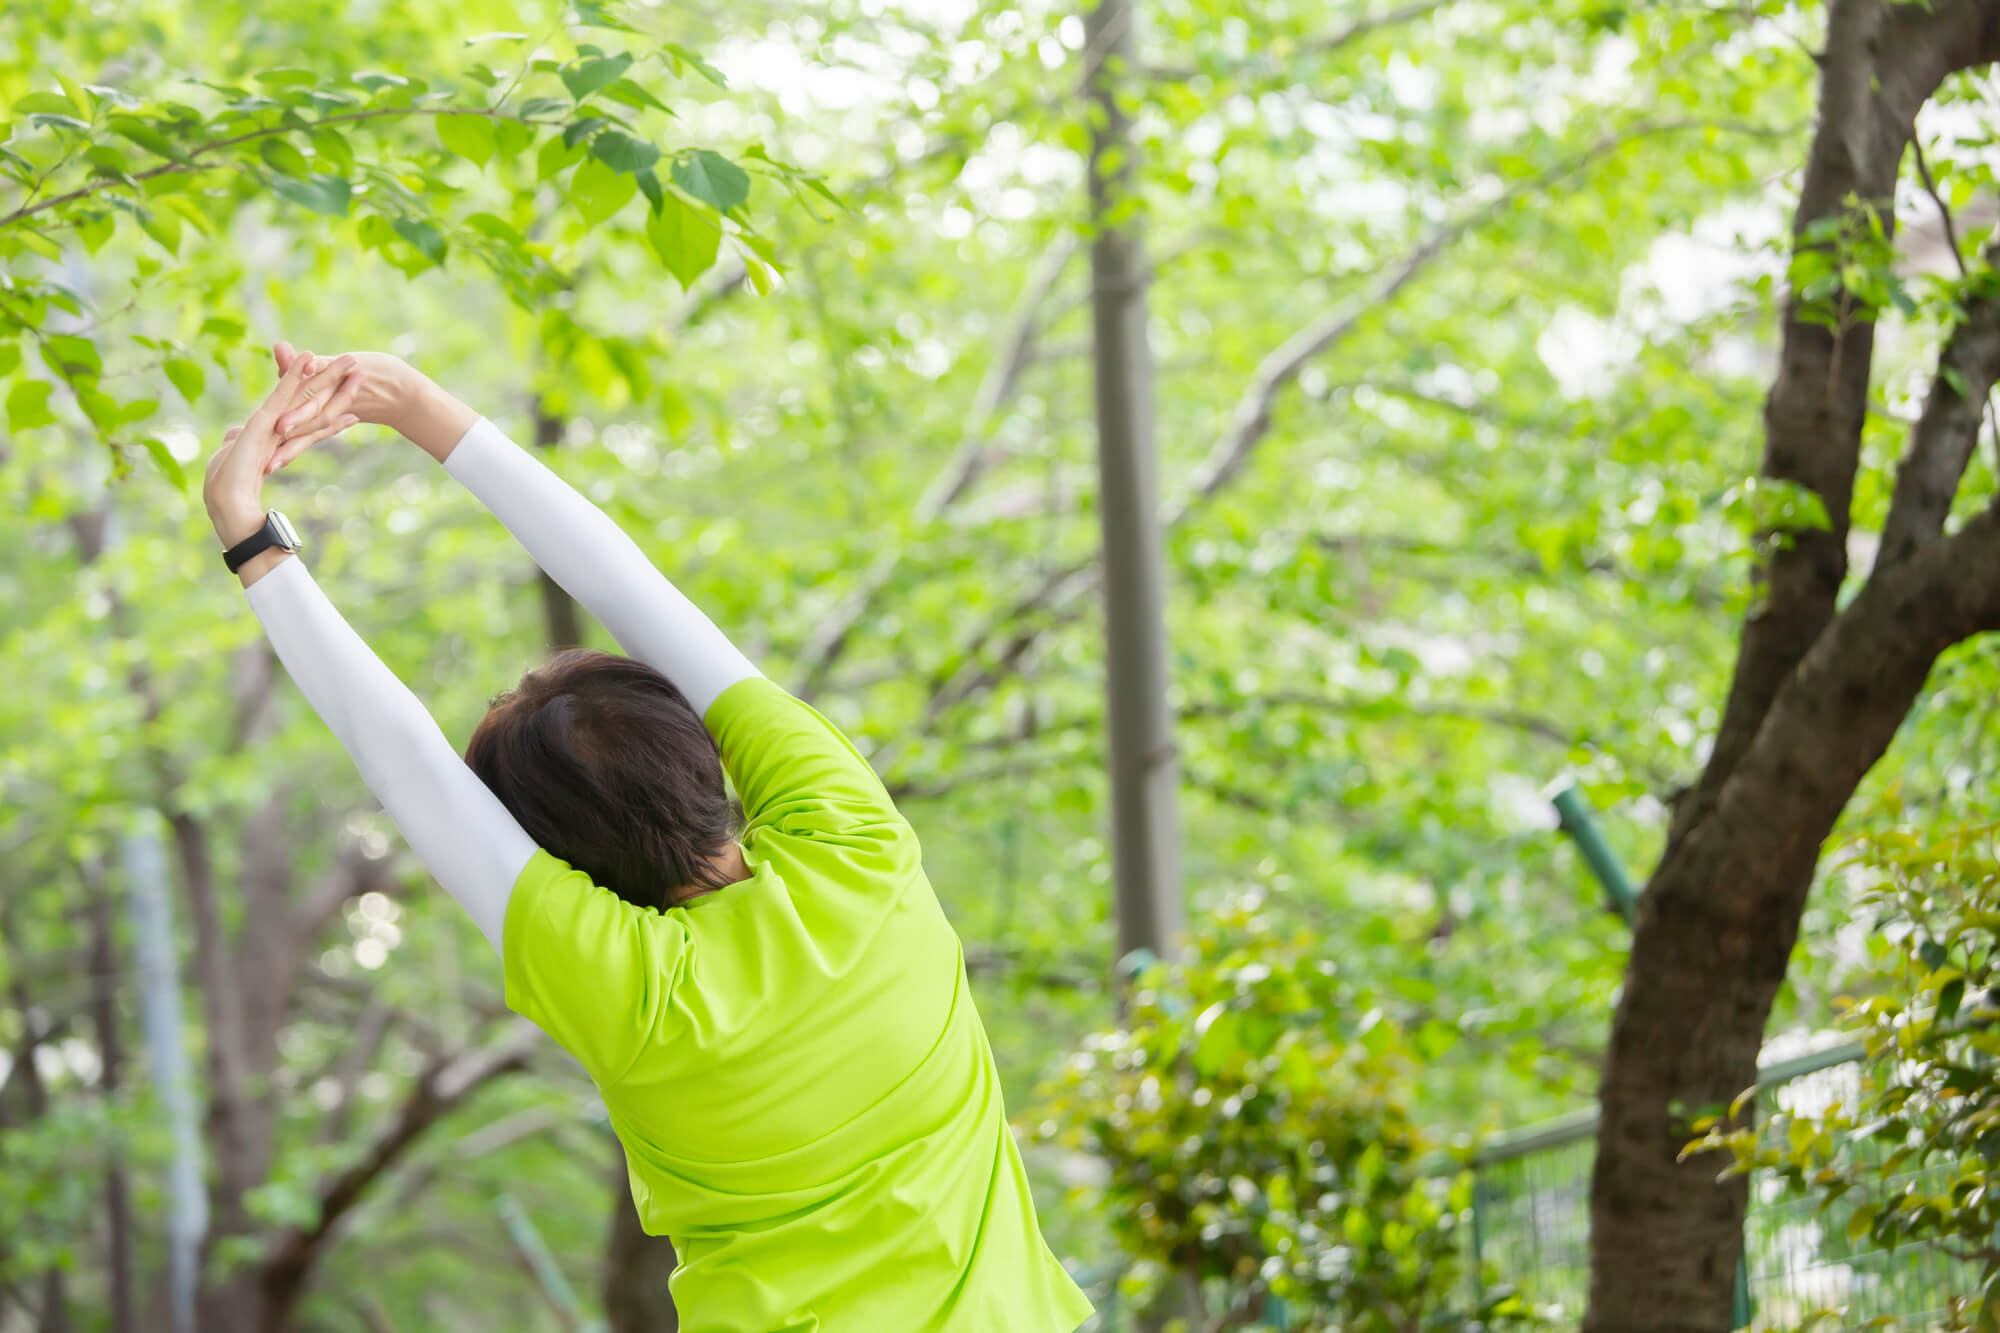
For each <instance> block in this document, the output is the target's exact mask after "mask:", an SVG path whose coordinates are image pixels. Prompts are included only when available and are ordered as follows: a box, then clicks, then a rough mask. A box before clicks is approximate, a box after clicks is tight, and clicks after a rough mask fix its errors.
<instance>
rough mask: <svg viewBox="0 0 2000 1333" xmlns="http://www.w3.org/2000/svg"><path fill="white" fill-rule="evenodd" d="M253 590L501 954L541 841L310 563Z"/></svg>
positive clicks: (420, 843) (301, 673)
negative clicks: (504, 929) (373, 646)
mask: <svg viewBox="0 0 2000 1333" xmlns="http://www.w3.org/2000/svg"><path fill="white" fill-rule="evenodd" d="M244 596H245V597H247V598H248V599H249V602H250V606H251V609H252V610H254V611H255V612H256V613H257V619H259V620H260V621H262V622H263V623H264V633H265V634H267V635H268V636H270V640H271V646H272V647H273V648H275V649H277V652H278V660H279V661H281V662H283V663H284V664H285V670H286V671H287V672H288V673H290V675H291V677H292V680H293V682H294V683H295V684H296V685H297V686H298V687H299V692H300V693H301V694H303V695H305V697H306V702H307V703H309V704H311V705H312V706H313V711H315V712H317V713H318V714H319V715H320V717H321V718H322V719H324V720H325V722H326V724H327V726H328V727H330V728H332V730H333V734H334V735H335V736H337V737H339V738H340V743H341V744H342V745H343V746H345V747H347V753H348V754H349V755H350V756H352V757H353V759H354V765H355V767H356V768H358V769H360V770H361V780H362V781H364V782H366V783H367V784H368V790H370V791H372V792H374V793H375V797H376V799H377V800H379V801H381V802H382V808H383V809H384V810H386V811H388V812H389V817H390V818H391V819H393V820H395V821H396V827H397V828H399V829H401V830H402V831H403V836H404V837H405V838H406V839H408V840H409V844H410V847H411V848H412V849H413V850H414V851H415V852H416V854H417V857H418V859H420V860H421V861H422V862H423V863H424V865H425V866H426V867H427V868H428V869H429V870H430V872H431V874H433V875H435V876H436V877H437V881H438V883H439V884H441V885H443V886H444V891H445V892H446V893H449V894H450V895H451V896H452V897H453V898H455V899H457V900H458V904H459V906H461V907H463V908H464V909H465V910H466V911H467V912H469V913H470V914H471V915H472V919H473V921H474V922H475V923H476V924H477V925H478V927H479V929H480V930H481V931H482V932H484V933H485V935H486V938H487V940H488V941H489V942H490V943H491V944H492V945H493V948H494V949H495V951H498V950H499V948H500V936H501V925H502V923H503V922H504V921H505V920H506V915H507V898H508V895H509V894H511V893H512V892H513V890H514V881H515V880H517V879H519V878H520V875H521V871H522V870H523V869H524V868H525V867H526V866H527V864H528V858H529V857H531V856H533V855H534V853H535V850H536V849H535V842H534V839H532V838H530V837H529V836H528V834H527V832H526V831H525V830H524V829H522V827H521V826H520V825H519V824H518V823H516V822H515V821H514V816H513V815H511V814H509V813H508V812H507V807H506V806H504V805H502V804H500V799H499V797H497V796H495V795H494V794H493V793H492V792H491V791H490V790H488V789H487V786H486V784H485V783H483V782H481V781H480V780H479V775H478V774H476V773H474V772H473V771H472V770H471V769H470V768H467V767H466V766H465V761H464V760H463V759H461V758H460V757H459V755H458V752H457V751H456V750H454V749H452V747H451V742H449V741H447V740H446V739H445V737H444V732H443V731H441V730H439V728H438V724H437V723H436V721H434V720H433V719H432V717H431V715H430V713H429V712H428V711H426V709H425V708H424V706H423V704H422V703H420V702H418V700H417V696H416V695H414V694H412V693H411V692H410V691H409V689H408V687H406V686H405V685H404V684H403V682H402V681H400V680H398V679H396V676H395V673H394V672H392V671H390V670H389V668H388V667H387V666H385V665H383V663H382V659H381V658H379V657H377V656H376V655H375V654H374V652H372V651H371V650H370V649H369V647H368V645H367V644H366V643H364V642H362V639H361V636H360V635H359V634H356V633H355V632H354V628H353V627H352V626H351V625H349V624H348V623H347V621H346V620H345V619H344V618H342V616H341V614H340V612H339V611H337V610H335V609H334V605H333V603H332V602H330V601H328V600H327V598H326V594H325V593H323V592H321V591H320V587H319V584H318V583H317V582H315V581H314V580H313V576H312V574H311V572H310V571H309V570H307V569H306V567H305V563H304V562H303V561H301V560H300V559H299V558H298V557H297V556H292V557H291V558H289V559H286V560H281V561H279V562H278V565H277V567H276V568H275V569H272V570H271V571H269V572H268V573H266V574H265V575H264V577H262V578H260V579H258V580H257V581H256V582H255V583H253V584H251V585H250V586H249V587H248V588H247V589H245V590H244Z"/></svg>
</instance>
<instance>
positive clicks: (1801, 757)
mask: <svg viewBox="0 0 2000 1333" xmlns="http://www.w3.org/2000/svg"><path fill="white" fill-rule="evenodd" d="M1996 54H2000V5H1996V4H1994V3H1992V0H1940V2H1939V3H1937V4H1935V5H1933V6H1910V5H1891V4H1886V3H1884V0H1834V3H1833V4H1832V6H1831V8H1830V12H1829V15H1828V31H1827V42H1826V50H1825V52H1824V54H1823V56H1822V58H1821V60H1820V69H1821V87H1820V114H1819V123H1818V127H1817V130H1816V133H1815V135H1814V140H1813V145H1812V150H1811V153H1810V156H1809V158H1808V161H1807V165H1806V174H1805V179H1804V182H1803V187H1802V190H1801V193H1800V199H1799V207H1798V211H1797V214H1796V216H1795V218H1794V221H1793V234H1794V246H1795V247H1796V248H1798V249H1801V250H1803V249H1806V248H1810V247H1812V246H1815V245H1823V244H1825V242H1823V241H1819V240H1813V239H1808V229H1809V228H1810V227H1811V226H1812V224H1814V223H1815V222H1817V221H1819V220H1821V219H1826V218H1834V217H1838V216H1839V215H1840V214H1841V213H1842V212H1843V211H1844V210H1847V209H1849V208H1855V207H1861V208H1866V207H1876V208H1879V209H1880V212H1881V215H1882V217H1883V221H1884V223H1885V226H1891V225H1893V215H1892V213H1891V210H1890V207H1889V205H1890V202H1891V201H1892V199H1893V196H1894V191H1895V187H1896V178H1897V173H1898V170H1899V167H1900V163H1901V159H1902V156H1903V152H1904V148H1905V147H1906V145H1907V144H1908V142H1909V138H1910V135H1911V132H1912V127H1913V125H1914V122H1915V118H1916V113H1917V111H1918V109H1919V108H1920V107H1921V106H1922V105H1923V104H1924V102H1925V101H1926V100H1927V99H1928V98H1929V97H1930V96H1931V94H1932V93H1933V92H1934V91H1935V90H1936V89H1937V87H1938V85H1939V84H1940V83H1941V82H1942V81H1943V79H1944V78H1945V77H1946V76H1947V75H1949V74H1950V73H1951V72H1952V71H1953V70H1955V69H1959V68H1964V67H1966V66H1968V65H1970V64H1973V63H1983V62H1986V61H1990V60H1993V59H1994V58H1995V57H1996ZM1967 305H1968V307H1970V308H1969V310H1968V317H1967V319H1966V321H1965V323H1964V325H1962V326H1961V327H1960V328H1959V329H1958V330H1956V331H1955V332H1954V333H1953V334H1952V336H1951V338H1950V340H1949V342H1948V343H1947V346H1946V348H1945V349H1944V352H1943V353H1942V356H1941V367H1940V371H1939V374H1938V377H1937V378H1936V379H1935V380H1934V381H1933V384H1932V389H1931V396H1930V400H1929V402H1928V403H1927V405H1926V408H1925V411H1924V413H1923V416H1922V417H1921V418H1920V420H1919V422H1918V424H1917V425H1916V426H1915V427H1914V428H1913V429H1912V432H1911V441H1910V446H1909V450H1908V452H1907V453H1906V454H1905V456H1904V458H1903V460H1902V462H1901V464H1900V466H1899V468H1898V477H1897V486H1896V494H1895V498H1894V499H1893V500H1892V502H1891V511H1890V515H1889V518H1888V521H1887V523H1886V524H1885V540H1884V542H1883V544H1882V547H1881V550H1880V553H1879V554H1878V556H1877V559H1876V565H1875V568H1874V569H1873V570H1872V571H1871V572H1870V574H1869V577H1868V580H1867V582H1866V583H1865V585H1864V586H1863V587H1862V589H1861V591H1860V592H1859V593H1858V594H1857V595H1855V596H1854V598H1853V599H1852V600H1851V601H1850V602H1849V604H1848V605H1847V606H1846V608H1845V609H1842V608H1841V607H1840V605H1839V599H1840V596H1841V594H1842V591H1843V586H1844V585H1845V583H1846V581H1847V574H1848V570H1847V556H1846V549H1847V534H1848V526H1849V506H1850V501H1851V498H1852V492H1853V485H1854V477H1855V473H1856V469H1857V467H1858V465H1859V459H1860V447H1861V430H1862V420H1863V417H1864V415H1865V412H1866V406H1867V394H1868V385H1869V373H1870V369H1871V360H1872V348H1873V332H1874V331H1873V325H1872V322H1871V317H1870V316H1869V315H1868V313H1867V312H1866V311H1865V310H1862V309H1859V308H1858V307H1857V306H1856V305H1855V304H1854V303H1853V302H1852V301H1851V300H1850V299H1849V298H1848V297H1847V296H1846V295H1844V294H1836V297H1835V308H1836V311H1837V312H1838V317H1839V319H1840V321H1841V322H1842V324H1843V327H1842V328H1840V329H1839V330H1837V331H1836V330H1832V329H1828V328H1826V327H1825V326H1824V325H1822V324H1819V323H1814V322H1810V321H1808V320H1807V319H1806V318H1804V317H1803V313H1804V312H1802V310H1801V308H1800V304H1799V302H1798V301H1797V300H1796V299H1793V300H1792V301H1790V302H1789V303H1788V305H1787V308H1786V311H1785V319H1784V326H1783V345H1782V351H1781V354H1780V360H1779V369H1778V373H1777V377H1776V379H1775V381H1774V383H1773V385H1772V389H1771V393H1770V396H1769V398H1768V400H1767V402H1766V405H1765V414H1764V422H1765V450H1764V459H1763V468H1762V471H1763V475H1764V476H1766V477H1770V478H1774V479H1779V480H1783V481H1787V482H1792V483H1796V484H1798V485H1802V486H1805V487H1807V488H1809V489H1810V490H1812V491H1813V492H1815V493H1816V494H1817V495H1818V496H1819V497H1820V499H1821V500H1822V501H1823V502H1824V504H1825V506H1826V512H1827V516H1828V519H1829V520H1830V521H1829V524H1828V526H1827V527H1826V528H1825V529H1820V530H1814V529H1811V528H1799V529H1792V530H1788V531H1786V532H1783V533H1778V534H1772V535H1773V536H1776V537H1778V538H1781V540H1779V541H1777V542H1776V543H1775V550H1774V553H1773V554H1772V556H1771V558H1770V560H1769V562H1768V564H1767V566H1766V567H1765V570H1764V575H1765V588H1764V596H1763V599H1762V601H1761V604H1760V605H1759V607H1758V608H1757V610H1756V611H1754V612H1753V613H1752V614H1751V616H1750V617H1749V619H1748V620H1747V621H1746V623H1745V625H1744V630H1743V635H1742V639H1741V643H1740V645H1739V651H1738V656H1737V662H1736V670H1735V674H1734V677H1733V679H1732V681H1731V684H1730V693H1729V698H1728V702H1727V706H1726V708H1725V710H1724V712H1723V717H1722V724H1721V728H1720V731H1719V733H1718V735H1717V737H1716V743H1715V747H1714V750H1713V751H1712V753H1711V756H1710V758H1709V762H1708V764H1707V766H1706V767H1705V769H1704V770H1703V773H1702V776H1701V779H1700V781H1699V782H1698V783H1697V784H1696V786H1695V787H1694V789H1693V790H1692V791H1691V792H1690V793H1689V794H1688V795H1687V796H1686V797H1685V798H1684V799H1683V800H1682V801H1681V803H1680V805H1679V808H1678V809H1677V810H1676V812H1675V815H1674V819H1673V821H1672V826H1671V828H1670V829H1669V832H1668V838H1667V846H1666V850H1665V851H1664V853H1663V854H1662V856H1661V859H1660V863H1659V865H1658V867H1657V868H1656V869H1655V870H1654V873H1653V876H1652V879H1651V880H1650V882H1649V883H1648V884H1647V886H1646V890H1645V892H1644V893H1643V895H1642V896H1641V897H1640V900H1639V906H1638V915H1637V920H1636V922H1635V925H1634V931H1633V938H1632V953H1631V959H1630V961H1629V963H1628V965H1627V969H1626V976H1625V985H1624V989H1623V992H1622V994H1621V996H1620V999H1619V1003H1618V1009H1617V1013H1616V1015H1615V1016H1614V1018H1613V1022H1612V1030H1611V1041H1610V1045H1609V1048H1608V1050H1607V1051H1606V1055H1605V1065H1604V1076H1603V1081H1602V1086H1601V1089H1600V1093H1599V1097H1600V1103H1601V1108H1602V1118H1601V1120H1600V1123H1599V1127H1598V1141H1597V1157H1596V1163H1595V1166H1594V1168H1593V1172H1592V1177H1591V1191H1590V1204H1591V1286H1590V1304H1589V1308H1588V1310H1587V1311H1586V1314H1585V1318H1584V1323H1583V1327H1584V1329H1585V1331H1586V1333H1613V1330H1616V1331H1617V1333H1634V1331H1643V1333H1653V1331H1658V1333H1668V1331H1671V1333H1682V1331H1685V1333H1695V1331H1696V1330H1701V1331H1702V1333H1721V1330H1725V1329H1727V1328H1729V1327H1730V1324H1731V1322H1732V1321H1731V1307H1732V1297H1733V1292H1734V1283H1735V1271H1736V1263H1737V1259H1738V1256H1739V1254H1740V1252H1741V1248H1742V1236H1743V1218H1744V1213H1745V1210H1746V1208H1747V1205H1748V1200H1749V1190H1748V1182H1747V1181H1746V1180H1745V1179H1743V1178H1741V1177H1735V1178H1731V1179H1729V1180H1727V1181H1721V1182H1718V1181H1717V1179H1716V1177H1717V1173H1718V1170H1719V1168H1720V1166H1721V1162H1719V1161H1718V1160H1717V1156H1718V1155H1717V1154H1712V1153H1711V1154H1703V1155H1701V1156H1697V1157H1693V1158H1690V1159H1689V1160H1687V1161H1685V1162H1683V1161H1681V1160H1680V1153H1681V1150H1682V1148H1683V1147H1685V1145H1686V1144H1687V1143H1688V1141H1689V1140H1690V1138H1692V1137H1693V1136H1692V1135H1691V1134H1690V1133H1689V1131H1688V1128H1687V1123H1688V1121H1689V1120H1690V1119H1692V1118H1693V1117H1695V1116H1698V1115H1701V1114H1703V1113H1705V1112H1710V1111H1717V1110H1721V1109H1724V1108H1726V1107H1727V1106H1728V1104H1729V1103H1730V1102H1732V1101H1733V1100H1734V1099H1735V1097H1736V1096H1737V1095H1738V1094H1739V1093H1741V1092H1742V1091H1744V1090H1745V1089H1746V1088H1748V1087H1749V1086H1751V1084H1752V1083H1754V1082H1755V1079H1756V1070H1757V1058H1758V1053H1759V1050H1760V1048H1761V1046H1762V1042H1763V1035H1764V1025H1765V1022H1766V1021H1767V1019H1768V1018H1769V1016H1770V1011H1771V1004H1772V1001H1773V999H1774V998H1775V996H1776V994H1777V991H1778V988H1779V986H1780V985H1781V984H1782V983H1783V981H1784V977H1785V969H1786V966H1787V963H1788V960H1789V958H1790V955H1791V951H1792V947H1793V945H1794V944H1795V943H1796V941H1797V938H1798V932H1799V921H1800V917H1801V915H1802V914H1803V911H1804V908H1805V903H1806V898H1807V894H1808V891H1809V890H1810V888H1811V885H1812V878H1813V872H1814V869H1815V867H1816V865H1817V863H1818V860H1819V853H1820V847H1821V845H1822V843H1823V842H1824V840H1825V838H1826V837H1827V835H1828V834H1829V833H1830V832H1831V831H1832V830H1833V827H1834V825H1835V823H1836V821H1838V819H1839V817H1840V814H1841V811H1842V810H1843V809H1844V808H1845V806H1846V804H1847V802H1848V800H1849V799H1850V797H1851V796H1852V795H1853V793H1854V790H1855V787H1856V786H1857V785H1858V784H1859V782H1860V781H1861V779H1862V777H1863V776H1864V775H1865V774H1866V773H1867V772H1868V770H1869V768H1870V767H1872V766H1873V765H1874V764H1875V762H1876V761H1877V760H1878V759H1879V758H1880V757H1881V756H1882V754H1883V752H1884V751H1885V750H1886V749H1887V748H1888V745H1889V742H1890V741H1891V740H1892V739H1893V738H1894V736H1895V734H1896V730H1897V728H1898V727H1899V726H1900V725H1901V724H1902V721H1903V719H1904V717H1905V716H1906V715H1907V714H1908V712H1909V709H1910V707H1911V705H1912V704H1913V703H1914V702H1915V701H1916V698H1917V696H1918V694H1919V693H1920V692H1921V690H1922V689H1923V684H1924V680H1925V678H1926V677H1927V676H1928V674H1929V672H1930V669H1931V667H1932V665H1933V664H1934V663H1935V661H1936V660H1937V657H1938V654H1939V653H1941V652H1942V651H1943V650H1944V649H1945V648H1947V647H1949V646H1950V645H1952V644H1953V643H1956V642H1958V641H1960V640H1961V639H1964V638H1966V637H1968V636H1970V635H1972V634H1975V633H1979V632H1982V631H1985V630H1989V629H1992V628H1994V627H1995V626H1996V625H2000V573H1997V572H1996V562H2000V513H1996V511H1995V510H1993V509H1991V508H1988V509H1987V510H1986V511H1985V512H1983V513H1981V514H1980V515H1978V516H1977V517H1975V518H1974V519H1972V520H1970V521H1969V522H1967V523H1966V524H1965V525H1964V526H1963V528H1961V530H1960V531H1959V533H1958V534H1957V535H1955V536H1952V537H1949V538H1946V537H1944V536H1943V525H1944V520H1945V517H1946V515H1947V514H1948V513H1949V510H1950V500H1951V496H1952V495H1953V494H1954V493H1955V492H1956V490H1957V487H1958V483H1959V480H1960V477H1961V475H1962V473H1963V470H1964V466H1965V461H1966V459H1967V458H1968V457H1969V456H1970V453H1971V449H1972V446H1973V443H1974V442H1975V440H1976V438H1977V434H1978V429H1979V419H1980V409H1979V405H1980V404H1983V403H1984V401H1985V398H1986V395H1987V391H1988V388H1989V387H1990V386H1991V384H1992V382H1993V378H1994V373H1995V371H1996V369H2000V324H1996V320H2000V307H1996V305H1995V303H1993V302H1992V301H1990V300H1989V299H1985V298H1980V299H1974V300H1970V301H1968V302H1967Z"/></svg>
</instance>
